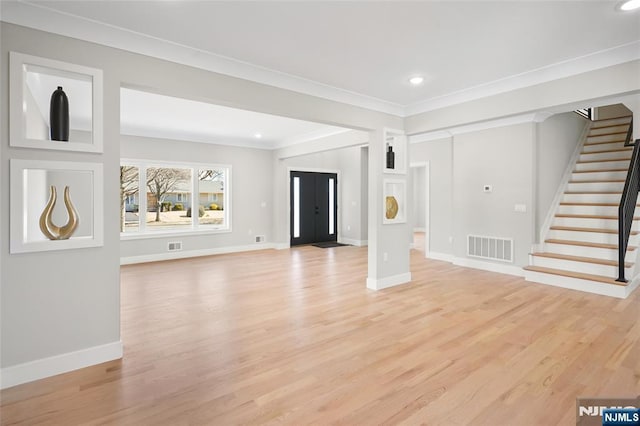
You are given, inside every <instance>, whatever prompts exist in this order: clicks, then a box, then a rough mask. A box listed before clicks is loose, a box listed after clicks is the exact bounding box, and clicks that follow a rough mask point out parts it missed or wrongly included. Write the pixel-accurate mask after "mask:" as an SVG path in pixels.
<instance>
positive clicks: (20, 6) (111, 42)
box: [0, 1, 404, 117]
mask: <svg viewBox="0 0 640 426" xmlns="http://www.w3.org/2000/svg"><path fill="white" fill-rule="evenodd" d="M0 6H1V10H0V20H2V21H3V22H7V23H10V24H15V25H21V26H24V27H29V28H33V29H37V30H41V31H46V32H50V33H54V34H58V35H62V36H66V37H71V38H76V39H80V40H85V41H89V42H92V43H97V44H101V45H104V46H108V47H113V48H117V49H121V50H126V51H129V52H133V53H138V54H141V55H146V56H152V57H154V58H159V59H164V60H167V61H171V62H176V63H179V64H183V65H188V66H191V67H195V68H200V69H204V70H207V71H212V72H215V73H219V74H224V75H229V76H233V77H236V78H242V79H245V80H250V81H254V82H257V83H261V84H265V85H269V86H274V87H278V88H281V89H286V90H291V91H294V92H298V93H303V94H306V95H311V96H316V97H319V98H323V99H328V100H332V101H336V102H341V103H345V104H349V105H353V106H357V107H361V108H366V109H370V110H374V111H379V112H384V113H387V114H392V115H396V116H400V117H402V116H403V115H404V108H403V106H402V105H399V104H396V103H393V102H389V101H385V100H382V99H377V98H374V97H370V96H366V95H362V94H360V93H355V92H350V91H348V90H344V89H339V88H337V87H333V86H329V85H327V84H322V83H319V82H316V81H312V80H308V79H305V78H302V77H298V76H295V75H291V74H287V73H283V72H280V71H275V70H272V69H269V68H265V67H260V66H257V65H253V64H250V63H247V62H243V61H240V60H237V59H233V58H229V57H226V56H222V55H216V54H213V53H211V52H208V51H205V50H202V49H196V48H193V47H190V46H185V45H181V44H179V43H174V42H170V41H167V40H162V39H160V38H157V37H152V36H149V35H146V34H141V33H138V32H135V31H131V30H127V29H124V28H120V27H116V26H113V25H109V24H105V23H103V22H99V21H95V20H91V19H87V18H82V17H79V16H75V15H71V14H68V13H64V12H60V11H58V10H54V9H50V8H48V7H46V6H44V5H35V4H31V3H27V2H24V1H21V2H0Z"/></svg>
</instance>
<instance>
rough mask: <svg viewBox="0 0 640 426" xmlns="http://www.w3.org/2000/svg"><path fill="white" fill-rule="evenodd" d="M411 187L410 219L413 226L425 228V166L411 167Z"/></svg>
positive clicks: (414, 227)
mask: <svg viewBox="0 0 640 426" xmlns="http://www.w3.org/2000/svg"><path fill="white" fill-rule="evenodd" d="M409 188H411V199H412V201H411V203H412V206H411V214H410V215H409V221H410V223H411V228H412V230H413V229H424V228H425V226H426V224H425V202H426V185H425V167H424V166H420V167H411V169H410V172H409Z"/></svg>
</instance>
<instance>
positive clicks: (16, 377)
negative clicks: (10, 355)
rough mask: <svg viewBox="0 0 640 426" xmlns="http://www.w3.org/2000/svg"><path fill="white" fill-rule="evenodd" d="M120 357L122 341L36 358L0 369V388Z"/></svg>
mask: <svg viewBox="0 0 640 426" xmlns="http://www.w3.org/2000/svg"><path fill="white" fill-rule="evenodd" d="M120 358H122V341H120V340H118V341H117V342H112V343H107V344H105V345H100V346H93V347H91V348H86V349H81V350H79V351H75V352H68V353H65V354H60V355H55V356H52V357H49V358H42V359H37V360H35V361H30V362H25V363H24V364H18V365H13V366H10V367H5V368H3V369H2V370H0V373H1V378H0V389H6V388H10V387H12V386H16V385H19V384H22V383H27V382H32V381H34V380H39V379H44V378H45V377H51V376H55V375H57V374H62V373H66V372H69V371H73V370H78V369H80V368H85V367H89V366H92V365H96V364H101V363H103V362H107V361H113V360H114V359H120Z"/></svg>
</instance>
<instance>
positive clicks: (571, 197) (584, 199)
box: [562, 194, 622, 204]
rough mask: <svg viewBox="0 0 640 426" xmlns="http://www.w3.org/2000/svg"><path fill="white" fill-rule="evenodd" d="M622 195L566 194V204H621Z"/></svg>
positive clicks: (564, 199) (564, 200)
mask: <svg viewBox="0 0 640 426" xmlns="http://www.w3.org/2000/svg"><path fill="white" fill-rule="evenodd" d="M621 197H622V194H564V195H563V196H562V201H563V202H566V203H615V204H618V203H620V198H621Z"/></svg>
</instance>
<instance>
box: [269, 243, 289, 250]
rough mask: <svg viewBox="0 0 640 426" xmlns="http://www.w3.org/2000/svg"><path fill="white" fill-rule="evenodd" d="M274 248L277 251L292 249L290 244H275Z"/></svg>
mask: <svg viewBox="0 0 640 426" xmlns="http://www.w3.org/2000/svg"><path fill="white" fill-rule="evenodd" d="M273 248H274V249H276V250H286V249H288V248H291V244H290V243H275V244H274V245H273Z"/></svg>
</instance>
